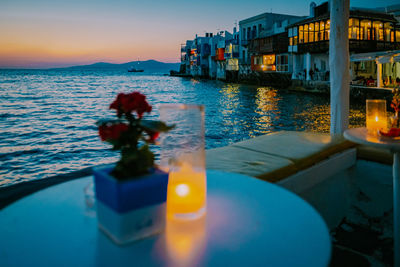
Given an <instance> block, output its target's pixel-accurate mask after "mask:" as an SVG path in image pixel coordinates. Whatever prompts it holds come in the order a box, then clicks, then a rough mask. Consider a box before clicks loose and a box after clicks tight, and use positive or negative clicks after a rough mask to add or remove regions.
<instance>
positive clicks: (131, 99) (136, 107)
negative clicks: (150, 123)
mask: <svg viewBox="0 0 400 267" xmlns="http://www.w3.org/2000/svg"><path fill="white" fill-rule="evenodd" d="M110 109H115V110H117V113H118V116H121V113H122V112H124V113H131V112H133V111H136V113H137V114H138V116H139V118H142V116H143V113H144V112H148V113H149V112H151V106H150V105H149V103H147V101H146V96H145V95H143V94H141V93H139V92H133V93H129V94H124V93H119V94H118V96H117V98H116V99H115V100H114V102H112V103H111V105H110Z"/></svg>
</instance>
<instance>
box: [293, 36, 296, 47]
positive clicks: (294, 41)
mask: <svg viewBox="0 0 400 267" xmlns="http://www.w3.org/2000/svg"><path fill="white" fill-rule="evenodd" d="M293 45H297V36H295V37H293Z"/></svg>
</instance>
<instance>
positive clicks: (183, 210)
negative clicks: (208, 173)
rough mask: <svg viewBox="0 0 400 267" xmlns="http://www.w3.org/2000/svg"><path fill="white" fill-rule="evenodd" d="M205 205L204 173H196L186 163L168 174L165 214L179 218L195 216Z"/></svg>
mask: <svg viewBox="0 0 400 267" xmlns="http://www.w3.org/2000/svg"><path fill="white" fill-rule="evenodd" d="M205 204H206V179H205V172H204V171H200V172H197V171H196V170H194V169H193V168H192V167H191V166H190V165H189V164H188V163H186V162H184V163H182V166H181V167H180V168H179V169H178V170H176V171H171V172H170V173H169V180H168V194H167V214H168V216H172V217H174V216H179V215H185V214H189V215H190V214H196V213H198V212H199V211H201V210H202V209H203V208H204V207H205Z"/></svg>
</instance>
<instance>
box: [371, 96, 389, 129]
mask: <svg viewBox="0 0 400 267" xmlns="http://www.w3.org/2000/svg"><path fill="white" fill-rule="evenodd" d="M366 124H367V130H368V133H370V134H373V135H376V134H377V133H378V130H386V128H387V117H386V101H385V100H367V112H366Z"/></svg>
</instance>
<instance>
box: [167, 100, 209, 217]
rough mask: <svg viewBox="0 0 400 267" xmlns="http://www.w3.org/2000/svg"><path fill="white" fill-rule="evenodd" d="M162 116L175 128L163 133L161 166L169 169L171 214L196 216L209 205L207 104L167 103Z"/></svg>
mask: <svg viewBox="0 0 400 267" xmlns="http://www.w3.org/2000/svg"><path fill="white" fill-rule="evenodd" d="M160 117H161V119H162V120H163V121H165V122H166V123H167V124H168V123H170V124H171V125H173V124H174V125H175V128H174V129H172V130H171V131H169V132H168V133H165V134H162V135H161V136H160V144H161V160H160V166H161V167H162V168H163V169H164V170H166V171H168V172H169V179H168V193H167V215H168V217H169V218H183V219H194V218H198V217H201V216H202V215H203V214H204V213H205V208H206V191H207V187H206V184H207V182H206V171H205V151H204V107H203V106H199V105H180V104H164V105H162V106H161V107H160Z"/></svg>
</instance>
